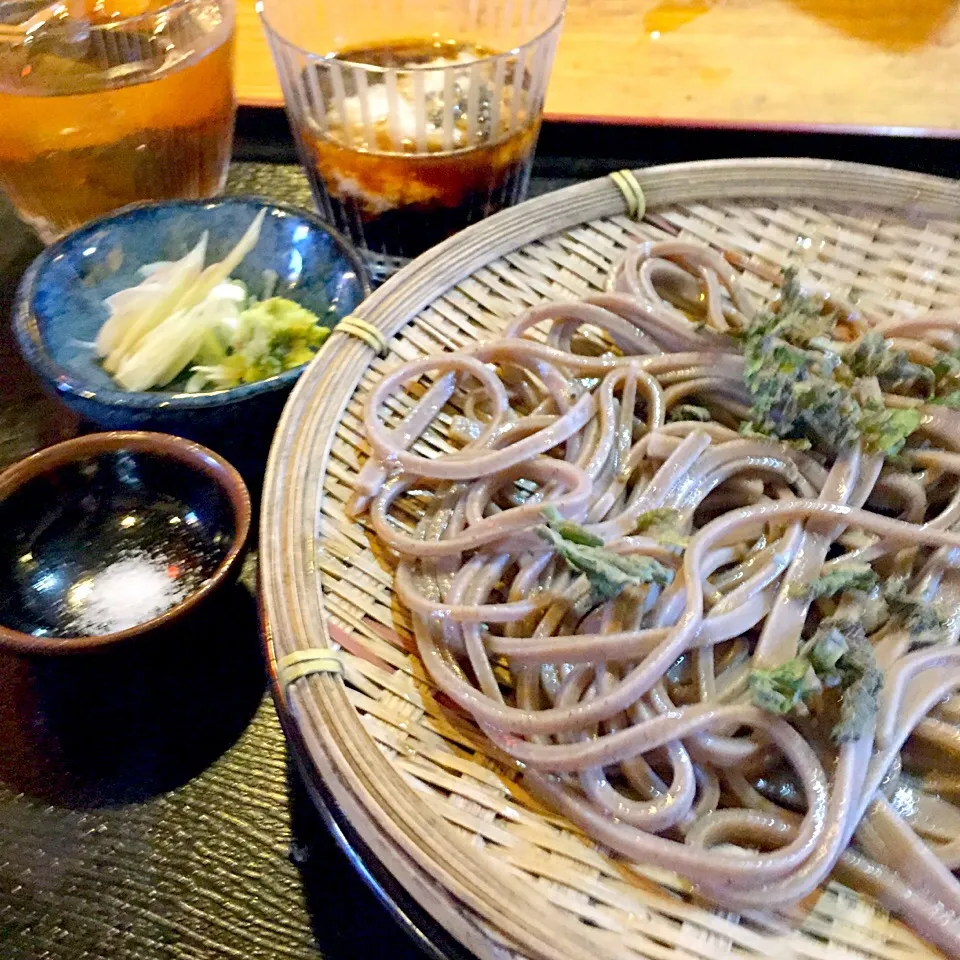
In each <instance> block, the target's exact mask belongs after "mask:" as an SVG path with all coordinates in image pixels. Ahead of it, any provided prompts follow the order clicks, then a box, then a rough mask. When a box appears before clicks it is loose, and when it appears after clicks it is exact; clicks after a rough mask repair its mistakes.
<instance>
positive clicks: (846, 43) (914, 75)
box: [237, 0, 960, 137]
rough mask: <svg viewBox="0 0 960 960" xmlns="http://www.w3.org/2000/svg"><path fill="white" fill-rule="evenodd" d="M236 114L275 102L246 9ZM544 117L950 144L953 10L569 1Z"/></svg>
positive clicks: (954, 89)
mask: <svg viewBox="0 0 960 960" xmlns="http://www.w3.org/2000/svg"><path fill="white" fill-rule="evenodd" d="M238 2H239V41H238V42H239V57H238V68H237V84H238V92H239V97H240V101H241V103H244V104H248V105H258V106H276V105H279V104H280V103H281V95H280V88H279V86H278V84H277V80H276V76H275V74H274V70H273V65H272V63H271V62H270V57H269V53H268V51H267V47H266V43H265V42H264V39H263V36H262V32H261V29H260V25H259V23H258V20H257V15H256V12H255V10H254V3H255V0H238ZM546 109H547V113H548V114H549V115H550V116H552V117H553V118H554V119H565V120H570V119H576V120H584V119H585V120H602V121H610V122H618V123H624V122H627V123H650V122H656V123H681V124H692V125H706V126H715V125H731V126H737V127H753V126H759V127H775V128H786V129H791V130H797V129H811V128H817V129H818V128H823V127H827V128H833V129H838V130H849V129H853V130H870V131H872V132H881V133H912V134H917V133H933V134H939V135H942V136H951V137H960V9H958V3H957V2H956V0H569V9H568V13H567V22H566V25H565V26H564V33H563V38H562V40H561V42H560V49H559V52H558V54H557V61H556V65H555V67H554V72H553V78H552V80H551V84H550V89H549V94H548V97H547V107H546Z"/></svg>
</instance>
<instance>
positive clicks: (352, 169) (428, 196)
mask: <svg viewBox="0 0 960 960" xmlns="http://www.w3.org/2000/svg"><path fill="white" fill-rule="evenodd" d="M493 53H494V51H492V50H491V49H489V48H486V47H482V46H479V45H476V44H468V43H462V42H459V41H456V40H433V39H418V38H410V39H401V40H397V41H395V42H393V43H390V44H386V45H383V46H378V47H351V48H347V49H344V50H340V51H338V53H337V58H338V59H340V60H345V61H349V62H352V63H362V64H370V65H373V66H377V67H385V68H388V67H392V68H398V69H402V68H403V67H411V66H418V65H419V66H423V65H425V64H432V63H433V62H435V61H437V63H436V65H437V66H440V65H446V64H443V63H442V61H447V63H449V64H450V65H456V66H457V67H458V68H459V71H460V72H459V73H458V75H457V78H458V79H457V80H456V84H457V85H456V86H455V89H454V96H455V97H456V98H458V99H457V100H455V104H456V109H455V115H456V116H457V118H458V119H457V121H456V123H455V125H454V128H453V142H452V145H451V144H450V143H448V142H447V141H446V140H445V139H444V138H443V137H442V136H441V126H442V123H436V124H435V125H434V126H433V127H432V128H430V129H429V135H428V138H427V143H426V147H427V149H426V150H423V149H422V147H423V144H422V143H421V144H420V145H419V146H418V143H417V141H416V137H415V136H414V135H413V134H412V133H409V131H404V133H405V135H404V136H403V137H402V139H401V141H400V142H399V143H397V141H396V140H395V139H394V137H393V135H392V131H391V127H390V124H389V122H388V120H387V118H386V117H385V116H383V115H381V116H380V117H376V116H373V117H372V118H371V120H372V122H371V124H370V126H369V128H368V127H366V126H364V125H363V124H361V123H357V122H356V121H355V120H352V121H350V122H348V123H346V124H340V123H338V122H337V119H336V117H334V118H332V119H331V121H330V125H329V126H328V128H327V129H326V130H325V131H323V132H320V131H315V130H310V129H304V130H301V131H300V135H301V137H302V141H303V146H304V149H305V152H306V154H307V155H308V157H309V160H310V164H309V167H310V168H312V169H311V173H313V172H315V173H316V175H317V176H318V179H319V183H320V184H322V186H321V187H320V188H319V190H318V193H319V194H320V195H321V196H322V194H323V193H324V192H325V193H326V194H327V196H328V197H329V199H330V206H331V207H332V209H330V210H329V211H328V212H329V214H330V215H331V216H332V217H333V219H334V220H335V222H336V223H337V225H338V226H339V227H340V229H342V230H344V231H345V232H347V233H350V232H351V229H350V228H351V226H352V225H355V224H358V223H359V224H361V225H362V229H363V235H364V237H365V239H366V242H367V246H368V248H369V249H371V250H373V251H389V252H393V253H399V255H401V256H405V257H413V256H416V255H417V254H419V253H422V252H423V251H424V250H426V249H428V248H429V247H431V246H433V245H434V244H437V243H439V242H440V241H441V240H445V239H446V238H447V237H449V236H451V235H452V234H454V233H456V232H457V231H459V230H462V229H463V228H464V227H465V226H467V225H468V224H470V223H473V222H475V221H476V220H478V219H480V218H482V217H485V216H488V215H489V214H491V213H495V212H496V211H498V210H500V209H502V208H503V207H505V206H508V205H510V204H511V203H514V202H516V200H517V199H518V198H520V197H521V196H522V195H523V193H524V192H525V190H526V185H527V182H528V180H529V175H530V166H531V163H532V160H533V150H534V147H535V145H536V140H537V134H538V132H539V125H540V120H539V116H538V115H536V114H533V115H531V114H530V111H529V110H527V109H526V107H525V106H524V104H525V103H526V99H527V96H526V94H527V90H526V87H528V86H529V76H528V74H527V73H526V71H524V73H523V74H522V75H521V76H518V77H517V78H516V83H514V76H513V72H514V71H515V70H516V69H518V68H517V63H516V61H515V59H514V60H512V61H508V63H507V66H506V68H505V70H504V73H503V87H502V89H501V90H500V91H499V93H498V92H497V91H496V90H494V86H493V79H494V72H493V67H492V65H491V64H490V63H480V64H477V65H476V66H475V67H474V68H471V67H470V62H471V61H477V60H482V59H483V58H485V57H489V56H491V55H492V54H493ZM352 74H353V71H350V70H344V71H343V72H342V77H343V81H344V87H345V90H344V93H345V97H346V101H347V106H348V109H349V107H350V105H351V101H352V103H353V104H354V105H356V104H358V103H359V101H358V100H357V89H356V86H355V83H356V81H355V78H354V77H353V75H352ZM409 77H410V74H404V73H401V74H399V75H398V96H399V97H401V98H403V97H404V96H407V97H410V96H411V95H410V93H409V90H407V92H406V93H405V88H404V84H407V85H408V86H409V85H410V84H411V82H412V81H410V80H409ZM471 77H472V78H474V80H473V81H471V80H470V79H469V78H471ZM461 78H462V83H463V84H464V86H460V84H461ZM468 82H479V84H480V89H479V91H474V96H476V98H477V101H478V103H479V114H480V122H479V123H478V125H477V131H476V133H475V134H474V135H473V139H472V140H471V139H470V138H469V137H470V134H469V133H468V124H467V120H466V115H467V98H468V94H467V90H466V87H465V84H466V83H468ZM368 84H369V85H370V90H371V91H374V92H375V91H376V89H377V86H378V84H376V82H375V80H374V79H373V78H372V77H371V78H369V79H368ZM525 85H526V87H525ZM379 86H380V87H381V88H382V86H383V84H380V85H379ZM514 90H519V91H520V94H519V99H518V101H517V103H516V106H515V105H514V103H513V100H512V97H513V95H514ZM494 97H497V103H496V109H495V110H492V109H491V104H492V99H493V98H494ZM371 102H373V101H372V99H371ZM432 105H435V107H436V111H437V114H432V112H431V111H432V109H433V107H432ZM444 106H445V104H444V102H443V98H442V95H441V94H434V95H433V99H432V100H431V99H430V98H429V97H428V99H427V110H426V113H427V120H428V124H429V123H430V118H431V116H442V111H443V109H444ZM494 117H496V120H494V119H493V118H494ZM407 133H409V135H407Z"/></svg>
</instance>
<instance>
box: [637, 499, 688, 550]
mask: <svg viewBox="0 0 960 960" xmlns="http://www.w3.org/2000/svg"><path fill="white" fill-rule="evenodd" d="M682 525H683V514H682V513H680V511H679V510H674V509H672V508H671V507H657V508H656V509H655V510H647V511H646V512H645V513H641V514H640V516H639V517H637V526H636V532H637V533H642V534H644V535H645V536H648V537H653V539H654V540H658V541H659V542H660V543H663V544H666V545H668V546H674V547H685V546H686V545H687V543H688V542H689V540H690V538H689V537H687V536H685V535H684V534H682V533H681V532H680V530H681V528H682Z"/></svg>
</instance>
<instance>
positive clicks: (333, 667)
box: [277, 647, 343, 689]
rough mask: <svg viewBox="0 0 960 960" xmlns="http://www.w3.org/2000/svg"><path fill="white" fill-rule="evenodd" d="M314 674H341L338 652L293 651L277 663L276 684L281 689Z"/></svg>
mask: <svg viewBox="0 0 960 960" xmlns="http://www.w3.org/2000/svg"><path fill="white" fill-rule="evenodd" d="M314 673H335V674H342V673H343V661H342V660H341V659H340V652H339V651H338V650H329V649H326V650H321V649H320V648H318V647H315V648H313V649H310V650H294V651H293V653H288V654H287V655H286V656H285V657H281V658H280V659H279V660H278V661H277V682H278V683H279V684H280V686H281V687H282V688H283V689H286V688H287V687H289V686H290V684H292V683H296V682H297V681H298V680H301V679H303V678H304V677H309V676H310V675H311V674H314Z"/></svg>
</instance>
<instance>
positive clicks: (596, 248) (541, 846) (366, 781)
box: [261, 160, 960, 960]
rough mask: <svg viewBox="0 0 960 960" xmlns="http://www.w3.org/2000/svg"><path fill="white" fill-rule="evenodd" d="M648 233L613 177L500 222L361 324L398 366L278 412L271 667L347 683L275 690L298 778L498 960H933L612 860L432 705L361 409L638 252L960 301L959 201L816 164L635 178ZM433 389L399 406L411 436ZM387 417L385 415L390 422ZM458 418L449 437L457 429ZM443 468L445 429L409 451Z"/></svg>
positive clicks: (268, 587) (268, 582)
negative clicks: (376, 503) (289, 730)
mask: <svg viewBox="0 0 960 960" xmlns="http://www.w3.org/2000/svg"><path fill="white" fill-rule="evenodd" d="M635 175H636V177H637V179H638V180H639V182H640V183H641V185H642V186H643V189H644V193H645V195H646V200H647V213H646V218H645V219H644V220H643V221H642V222H640V223H635V222H633V221H631V220H629V219H628V218H627V217H626V216H625V212H624V211H625V210H626V202H625V200H624V198H623V196H622V194H621V193H620V192H619V190H618V189H617V187H616V186H615V185H614V183H613V182H612V181H610V180H609V179H604V180H598V181H593V182H591V183H587V184H582V185H579V186H576V187H571V188H568V189H566V190H563V191H559V192H557V193H555V194H550V195H548V196H546V197H541V198H539V199H537V200H534V201H531V202H529V203H527V204H524V205H522V206H520V207H518V208H515V209H514V210H511V211H507V212H505V213H502V214H499V215H497V216H495V217H492V218H490V219H489V220H486V221H484V222H482V223H480V224H478V225H476V226H475V227H472V228H471V229H469V230H467V231H466V232H464V233H463V234H460V235H459V236H457V237H454V238H453V239H451V240H450V241H448V242H446V243H445V244H443V245H441V246H440V247H438V248H435V249H434V250H432V251H430V252H428V253H427V254H425V255H424V256H423V257H421V258H420V259H418V260H417V261H416V262H415V263H413V264H412V265H411V266H409V267H408V268H406V269H405V270H404V271H402V272H401V273H400V274H399V275H398V276H397V277H395V278H394V279H393V280H392V281H391V282H389V283H387V284H385V285H384V286H383V287H382V288H381V289H380V290H378V291H377V292H376V293H375V294H374V295H373V296H372V297H371V298H370V299H369V300H367V301H366V302H365V303H364V304H363V305H361V307H360V309H359V310H358V315H359V316H361V317H362V318H363V319H364V320H366V321H368V322H369V323H371V324H373V325H374V326H375V327H377V328H378V329H379V330H380V331H381V332H382V333H383V334H384V335H385V336H386V338H387V339H388V342H389V351H390V353H389V356H388V357H387V358H386V359H380V358H378V357H376V356H375V354H374V352H373V350H371V349H370V347H368V346H367V345H365V344H363V343H361V342H360V341H357V340H354V339H352V338H349V337H339V338H337V339H336V341H335V343H332V344H331V345H330V347H328V348H327V349H326V350H324V351H323V352H322V354H321V355H320V356H319V357H318V358H317V360H316V361H315V362H314V364H313V365H312V366H311V368H310V369H309V370H308V371H307V372H306V374H305V375H304V376H303V378H302V379H301V381H300V383H299V385H298V387H297V389H296V391H295V392H294V394H293V396H292V398H291V400H290V402H289V404H288V406H287V409H286V411H285V413H284V416H283V419H282V421H281V424H280V428H279V431H278V434H277V438H276V441H275V444H274V449H273V453H272V456H271V461H270V466H269V469H268V474H267V482H266V487H265V492H264V499H263V514H262V522H261V526H262V534H261V563H262V583H263V604H264V616H265V624H266V628H267V643H268V650H269V653H270V656H271V657H272V658H273V659H274V661H275V660H277V659H280V658H282V657H284V656H287V655H289V654H291V653H293V652H295V651H298V650H306V649H310V648H320V649H328V648H329V649H334V650H337V649H339V650H340V657H341V662H342V665H343V670H342V672H341V673H338V672H326V673H324V674H322V675H316V676H308V677H305V678H302V679H299V680H297V681H295V682H294V683H292V684H290V685H289V686H287V687H286V689H284V690H279V689H278V691H277V696H278V700H279V703H280V707H281V709H282V710H283V711H284V712H285V714H287V716H288V718H289V720H290V722H291V723H292V724H293V726H294V728H295V730H296V738H297V740H298V749H299V750H300V752H301V753H302V754H303V756H302V759H303V760H304V762H306V763H309V764H311V765H312V766H313V767H315V768H316V771H317V772H318V773H319V774H320V776H321V777H323V779H324V781H325V783H326V785H327V787H328V788H329V790H330V791H331V793H332V794H333V796H334V798H335V799H336V801H337V803H338V804H339V805H340V807H341V808H342V809H343V811H344V812H345V813H346V814H347V816H349V818H350V819H351V821H352V823H353V825H354V827H355V828H356V829H357V830H358V831H359V832H360V834H361V835H362V836H363V838H364V839H365V840H366V842H367V843H368V844H369V845H370V846H371V848H372V849H373V850H374V852H375V853H376V855H377V856H378V857H379V859H380V860H381V861H382V862H383V864H384V866H385V867H386V868H387V869H388V870H390V871H391V872H392V873H393V874H394V875H395V876H396V878H397V879H398V880H399V881H400V882H401V883H402V884H403V885H404V886H405V887H406V889H407V890H408V891H409V892H410V893H411V894H412V895H413V897H415V898H416V899H417V900H418V901H419V902H420V903H421V905H423V906H424V907H425V908H426V909H427V910H428V911H429V912H430V913H431V914H433V916H434V917H435V918H437V920H438V921H439V922H440V923H441V924H442V925H443V926H444V927H446V928H447V929H448V930H449V931H450V932H451V933H452V935H453V936H454V937H456V938H457V939H458V940H459V941H460V942H461V943H462V944H463V945H464V947H465V948H466V949H467V950H468V951H471V952H472V953H474V954H475V955H476V956H478V957H481V958H497V960H506V958H512V957H538V958H539V957H542V958H563V960H597V958H607V957H610V958H621V957H622V958H630V960H714V958H728V957H729V958H744V960H746V958H753V957H774V958H778V960H780V958H790V957H797V958H808V960H867V958H869V960H908V958H914V957H930V956H936V955H937V954H936V953H935V951H933V950H932V948H930V947H929V946H927V945H926V944H924V943H923V942H921V941H920V940H919V939H918V938H917V937H916V936H914V934H913V933H912V932H911V931H910V930H909V929H907V928H906V927H905V926H904V925H902V924H901V923H900V922H899V921H897V920H895V919H893V918H890V917H888V916H887V915H886V914H885V913H884V912H883V911H882V910H880V909H879V908H877V907H876V906H875V905H874V904H872V903H871V902H869V901H867V900H866V899H863V898H861V897H858V896H857V895H856V894H854V893H852V892H850V891H848V890H846V889H844V888H842V887H840V886H838V885H835V884H831V885H830V886H829V887H828V888H826V889H824V890H822V891H820V893H819V894H818V895H817V896H816V897H813V898H810V899H809V900H808V901H806V902H804V903H802V904H800V905H798V906H797V907H796V908H795V909H794V910H793V911H792V912H791V913H789V914H783V915H772V914H771V915H765V914H756V915H750V916H739V917H738V916H733V915H730V914H726V913H721V912H717V911H710V910H708V909H705V908H704V907H702V906H701V905H699V904H697V903H696V902H694V901H693V900H692V899H691V898H690V897H689V895H688V893H687V891H686V890H685V889H684V885H683V884H682V883H681V882H680V881H679V880H677V879H676V878H675V877H672V876H670V875H667V874H663V873H660V872H657V871H653V870H650V869H648V868H646V867H645V866H644V865H643V864H634V863H628V862H625V861H623V860H622V859H618V858H616V857H613V856H611V855H610V854H608V853H607V852H605V851H604V850H603V849H600V848H598V846H597V845H596V844H594V843H593V842H592V841H590V840H589V839H587V838H585V837H584V836H583V835H582V834H581V833H580V832H579V831H578V830H577V829H576V828H574V827H572V826H571V825H570V824H569V823H567V822H565V821H564V820H563V819H561V818H558V817H556V816H555V815H553V814H552V813H551V812H550V811H549V810H546V809H544V808H543V807H542V806H541V805H539V804H538V803H537V802H536V801H534V800H533V799H532V798H531V797H530V796H528V795H526V794H525V793H524V792H523V791H522V790H521V788H520V787H519V786H518V785H517V783H516V772H515V769H514V767H513V765H512V763H511V762H510V761H509V760H508V759H507V758H505V757H503V756H500V755H498V753H497V751H496V750H495V749H494V748H493V747H492V746H491V745H490V744H489V743H488V742H487V741H486V740H485V739H484V738H483V737H482V735H481V734H480V733H479V731H478V730H477V729H476V727H475V726H474V725H473V724H472V722H471V721H470V720H468V719H465V718H464V717H462V716H461V715H460V714H459V712H457V711H455V710H454V709H452V708H451V707H450V705H449V704H448V703H444V702H443V698H442V697H438V696H437V695H436V691H435V688H434V687H433V685H432V684H431V682H430V680H429V678H428V677H427V676H426V675H425V673H424V670H423V667H422V664H421V663H420V661H419V659H418V658H417V656H416V654H415V653H413V652H411V651H412V650H413V646H412V643H411V642H410V636H409V632H408V629H407V627H408V622H407V618H406V615H405V613H404V611H403V610H402V609H401V608H400V607H399V605H398V603H397V601H396V600H395V598H394V596H393V594H392V591H391V583H392V569H391V563H390V558H389V556H387V555H386V554H385V552H384V551H383V550H382V549H381V548H379V546H378V544H377V543H376V541H375V540H374V538H373V537H372V535H371V534H370V533H369V532H368V530H367V529H366V528H365V526H364V524H363V522H362V521H360V522H355V521H353V520H351V519H349V518H348V517H347V516H346V514H345V512H344V503H345V501H346V500H347V498H348V497H349V495H350V493H351V492H352V486H353V480H354V478H355V476H356V474H357V472H358V470H359V469H360V467H361V466H362V464H363V463H364V461H365V459H366V457H367V455H368V447H367V444H366V442H365V440H364V436H363V429H362V424H361V419H360V416H361V404H362V402H363V397H364V395H365V394H366V392H367V391H368V390H369V389H370V387H371V385H373V384H374V383H376V382H377V381H378V379H379V378H381V377H382V376H383V375H384V373H385V372H386V371H388V370H389V369H391V368H392V367H394V366H396V365H397V364H398V363H399V362H401V361H405V360H409V359H412V358H414V357H417V356H421V355H423V354H428V353H436V352H439V351H443V350H453V349H457V348H459V347H462V346H464V345H468V344H471V343H473V342H475V341H478V340H482V339H485V338H488V337H491V336H495V335H496V334H497V333H498V331H499V330H500V329H501V328H502V327H503V325H504V323H505V321H506V319H507V318H509V317H511V316H513V315H515V314H516V313H517V312H518V311H520V310H522V309H524V308H525V307H527V306H529V305H531V304H534V303H537V302H540V301H542V300H544V299H569V298H573V297H579V296H582V295H584V294H586V293H588V292H590V291H596V290H598V289H601V288H603V287H604V285H605V284H606V281H607V276H608V274H609V271H610V269H611V267H612V265H613V264H614V263H615V262H616V261H617V260H618V258H619V257H620V256H621V255H622V253H623V251H624V249H625V246H626V245H627V244H628V243H630V242H631V240H633V239H635V238H641V239H652V238H662V237H665V236H683V237H687V238H691V239H697V240H699V241H703V242H706V243H710V244H714V245H715V246H717V247H718V248H720V249H722V250H723V251H725V252H727V253H728V254H731V255H733V259H734V260H735V262H737V263H738V265H739V266H740V267H741V269H742V270H743V276H744V283H745V284H746V285H747V287H748V288H749V289H751V290H752V291H753V292H755V293H756V294H758V295H767V294H769V293H770V290H771V285H770V281H769V278H770V277H772V276H773V275H774V273H775V271H777V270H779V269H780V268H781V267H782V266H784V265H786V264H788V263H794V264H796V265H797V266H799V267H800V268H801V270H802V272H803V275H804V276H806V277H810V278H813V279H816V280H818V281H820V282H821V283H822V284H824V285H825V286H826V287H828V288H829V289H830V290H831V291H833V292H834V293H835V294H836V295H837V296H839V297H844V298H848V299H849V300H852V301H854V302H858V303H861V304H863V305H864V306H869V308H870V309H871V310H872V312H874V313H876V314H880V315H889V314H893V313H901V312H904V311H909V312H922V311H925V310H927V309H930V308H934V307H944V306H950V305H953V304H958V305H960V186H958V184H956V183H954V182H952V181H948V180H941V179H938V178H933V177H925V176H920V175H916V174H910V173H904V172H900V171H893V170H886V169H881V168H871V167H863V166H857V165H851V164H839V163H828V162H823V161H811V160H747V161H715V162H708V163H701V164H681V165H673V166H666V167H658V168H651V169H647V170H638V171H635ZM418 389H420V390H422V389H423V386H422V384H421V385H419V387H418V386H417V385H412V386H411V388H410V391H408V393H407V394H405V395H404V396H402V397H399V398H397V399H396V400H394V401H392V406H391V409H390V410H389V415H390V416H391V417H393V418H394V422H396V421H397V420H399V419H400V418H401V417H402V416H403V414H404V412H405V410H406V409H408V408H409V407H408V405H409V403H410V402H411V401H412V398H413V396H414V395H415V393H416V391H417V390H418ZM388 419H389V418H388ZM444 422H445V421H444V420H443V418H442V417H441V428H442V426H443V423H444ZM414 449H415V450H416V451H417V452H419V453H421V454H425V455H429V454H431V453H433V454H436V453H438V452H440V451H443V450H445V449H447V440H446V438H445V437H444V435H443V433H442V429H432V430H431V431H430V432H429V433H428V434H427V435H425V436H424V437H423V438H422V440H421V441H419V443H418V444H417V445H416V446H415V448H414Z"/></svg>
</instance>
